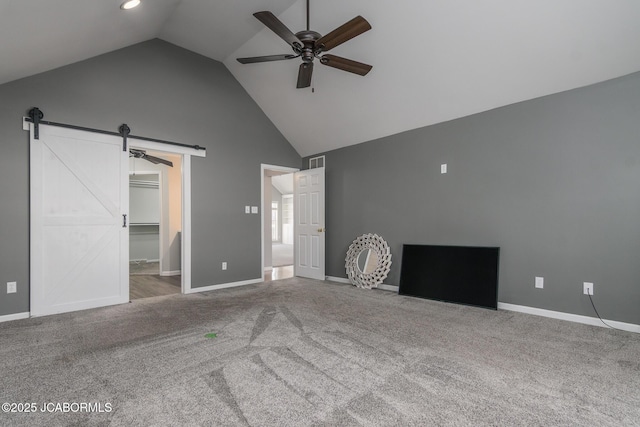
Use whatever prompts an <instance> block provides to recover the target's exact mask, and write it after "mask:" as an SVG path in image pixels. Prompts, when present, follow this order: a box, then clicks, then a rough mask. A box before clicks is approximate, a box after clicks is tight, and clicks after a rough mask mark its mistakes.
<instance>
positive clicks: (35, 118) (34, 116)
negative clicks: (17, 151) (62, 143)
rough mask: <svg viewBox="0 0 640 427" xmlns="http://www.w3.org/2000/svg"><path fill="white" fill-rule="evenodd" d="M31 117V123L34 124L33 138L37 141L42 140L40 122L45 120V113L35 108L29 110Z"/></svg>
mask: <svg viewBox="0 0 640 427" xmlns="http://www.w3.org/2000/svg"><path fill="white" fill-rule="evenodd" d="M29 117H31V121H32V122H33V137H34V138H35V139H40V126H39V125H40V120H42V119H43V118H44V113H43V112H42V111H40V109H39V108H38V107H33V108H32V109H31V110H29Z"/></svg>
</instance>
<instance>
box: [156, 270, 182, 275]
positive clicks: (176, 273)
mask: <svg viewBox="0 0 640 427" xmlns="http://www.w3.org/2000/svg"><path fill="white" fill-rule="evenodd" d="M180 274H182V270H170V271H161V272H160V275H161V276H179V275H180Z"/></svg>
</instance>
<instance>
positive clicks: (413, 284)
mask: <svg viewBox="0 0 640 427" xmlns="http://www.w3.org/2000/svg"><path fill="white" fill-rule="evenodd" d="M499 260H500V248H494V247H471V246H433V245H403V246H402V266H401V272H400V289H399V294H400V295H408V296H414V297H420V298H427V299H433V300H438V301H445V302H454V303H458V304H466V305H472V306H476V307H484V308H491V309H494V310H497V309H498V271H499Z"/></svg>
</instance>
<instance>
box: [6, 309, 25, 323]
mask: <svg viewBox="0 0 640 427" xmlns="http://www.w3.org/2000/svg"><path fill="white" fill-rule="evenodd" d="M28 318H29V312H25V313H15V314H5V315H4V316H0V323H2V322H10V321H12V320H20V319H28Z"/></svg>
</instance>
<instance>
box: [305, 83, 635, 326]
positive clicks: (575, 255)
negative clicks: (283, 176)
mask: <svg viewBox="0 0 640 427" xmlns="http://www.w3.org/2000/svg"><path fill="white" fill-rule="evenodd" d="M425 102H429V100H425ZM326 156H327V157H326V174H327V181H326V188H327V203H326V206H327V207H326V213H327V219H326V225H327V236H326V239H327V240H326V244H327V250H326V253H327V270H326V271H327V275H331V276H338V277H346V274H345V271H344V255H345V254H346V251H347V249H348V247H349V244H350V243H351V241H352V240H353V239H354V238H355V237H356V236H358V235H360V234H362V233H378V234H380V235H381V236H383V237H384V238H385V239H386V240H387V241H388V242H389V244H390V247H391V251H392V254H393V266H392V269H391V272H390V275H389V277H388V279H387V280H386V282H387V283H389V284H395V285H397V284H398V283H399V277H400V265H401V258H402V253H401V252H402V244H403V243H419V244H442V245H479V246H500V247H501V259H500V288H499V301H501V302H505V303H512V304H519V305H525V306H531V307H538V308H543V309H548V310H556V311H561V312H567V313H574V314H580V315H587V316H595V314H594V312H593V309H592V307H591V305H590V302H589V299H588V297H586V296H584V295H583V293H582V282H584V281H590V282H594V283H595V295H594V297H593V298H594V301H595V303H596V307H597V308H598V310H599V312H600V314H601V316H603V317H605V318H608V319H612V320H619V321H624V322H630V323H634V324H640V73H636V74H632V75H629V76H626V77H622V78H619V79H615V80H611V81H607V82H604V83H601V84H597V85H593V86H589V87H585V88H581V89H577V90H573V91H569V92H564V93H560V94H555V95H551V96H547V97H544V98H539V99H534V100H530V101H526V102H522V103H518V104H515V105H511V106H507V107H504V108H499V109H496V110H492V111H488V112H484V113H481V114H477V115H473V116H469V117H465V118H462V119H458V120H454V121H450V122H447V123H442V124H438V125H434V126H429V127H425V128H421V129H417V130H412V131H409V132H405V133H401V134H398V135H393V136H390V137H386V138H382V139H379V140H375V141H370V142H367V143H364V144H359V145H356V146H351V147H347V148H344V149H340V150H335V151H331V152H328V153H326ZM442 163H447V164H448V167H449V173H448V174H446V175H441V174H440V165H441V164H442ZM303 164H304V165H305V167H307V164H308V162H307V160H306V159H305V162H304V163H303ZM534 276H543V277H544V278H545V287H544V289H542V290H540V289H535V288H534Z"/></svg>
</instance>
